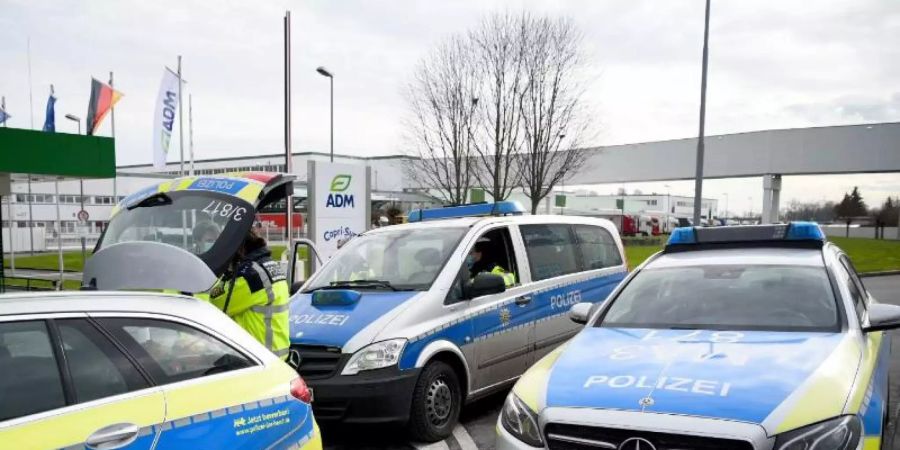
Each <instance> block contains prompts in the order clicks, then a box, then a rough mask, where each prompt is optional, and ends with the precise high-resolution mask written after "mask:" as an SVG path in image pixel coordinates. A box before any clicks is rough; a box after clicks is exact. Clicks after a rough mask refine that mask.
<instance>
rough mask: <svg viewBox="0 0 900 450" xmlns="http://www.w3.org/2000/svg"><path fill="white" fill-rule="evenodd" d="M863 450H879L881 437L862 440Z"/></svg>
mask: <svg viewBox="0 0 900 450" xmlns="http://www.w3.org/2000/svg"><path fill="white" fill-rule="evenodd" d="M863 450H881V437H867V438H865V439H864V440H863Z"/></svg>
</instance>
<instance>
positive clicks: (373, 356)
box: [341, 339, 406, 375]
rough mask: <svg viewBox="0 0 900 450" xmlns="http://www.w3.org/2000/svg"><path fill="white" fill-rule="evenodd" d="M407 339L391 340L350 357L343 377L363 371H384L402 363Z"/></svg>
mask: <svg viewBox="0 0 900 450" xmlns="http://www.w3.org/2000/svg"><path fill="white" fill-rule="evenodd" d="M405 346H406V339H391V340H389V341H382V342H376V343H374V344H370V345H368V346H366V347H363V348H362V349H361V350H359V351H358V352H356V353H354V354H353V356H351V357H350V361H347V365H346V366H344V370H343V371H341V375H356V374H357V373H359V372H361V371H363V370H372V369H382V368H385V367H390V366H393V365H394V364H397V362H398V361H400V353H402V352H403V347H405Z"/></svg>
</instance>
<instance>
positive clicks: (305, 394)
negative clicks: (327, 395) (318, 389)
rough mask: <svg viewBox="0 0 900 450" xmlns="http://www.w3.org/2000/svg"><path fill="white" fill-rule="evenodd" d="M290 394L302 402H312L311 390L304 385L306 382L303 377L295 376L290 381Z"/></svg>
mask: <svg viewBox="0 0 900 450" xmlns="http://www.w3.org/2000/svg"><path fill="white" fill-rule="evenodd" d="M291 395H293V396H294V398H296V399H297V400H300V401H301V402H303V403H311V402H312V391H310V390H309V387H307V386H306V382H305V381H303V378H300V377H297V378H294V379H293V381H291Z"/></svg>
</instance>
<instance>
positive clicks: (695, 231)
mask: <svg viewBox="0 0 900 450" xmlns="http://www.w3.org/2000/svg"><path fill="white" fill-rule="evenodd" d="M706 244H710V245H715V246H722V245H735V246H737V245H740V246H753V245H754V244H764V245H772V244H778V245H786V246H812V247H821V246H822V245H824V244H825V233H824V232H822V228H821V227H819V224H817V223H815V222H790V223H783V224H772V225H739V226H727V227H681V228H675V229H674V230H672V234H671V235H670V236H669V242H668V243H666V251H669V252H671V251H685V250H695V249H699V248H700V247H702V246H704V245H706Z"/></svg>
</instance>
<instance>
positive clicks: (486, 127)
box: [468, 13, 527, 201]
mask: <svg viewBox="0 0 900 450" xmlns="http://www.w3.org/2000/svg"><path fill="white" fill-rule="evenodd" d="M526 19H527V16H525V15H521V16H514V15H512V14H509V13H497V14H493V15H491V16H488V17H487V18H486V19H484V21H483V22H482V23H481V25H480V26H479V27H478V28H476V29H475V30H474V31H472V32H470V33H469V35H468V39H469V40H470V42H471V43H472V47H473V50H474V53H473V55H474V61H475V64H476V65H477V68H478V70H479V71H480V73H481V74H482V79H481V80H480V81H481V83H480V85H479V89H478V91H477V92H476V95H477V97H475V100H474V102H475V104H476V106H477V108H476V113H477V118H476V123H477V126H475V127H474V131H475V139H474V144H475V146H474V149H475V153H476V155H477V161H478V163H479V170H477V171H476V176H477V177H478V182H479V183H480V184H481V185H482V186H484V187H485V188H487V189H488V191H489V192H490V193H491V196H492V197H493V198H494V200H495V201H500V200H505V199H506V198H507V197H509V194H511V193H512V191H513V189H515V188H516V187H517V186H518V185H519V172H518V171H517V170H516V165H515V164H513V159H514V155H515V154H516V153H517V152H518V150H519V148H520V146H521V143H522V139H521V131H522V127H521V103H522V94H523V89H522V88H523V85H524V78H525V71H524V66H523V64H522V63H523V56H524V50H525V49H524V45H523V44H524V42H523V37H524V30H523V27H524V26H525V25H526V24H527V20H526Z"/></svg>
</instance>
